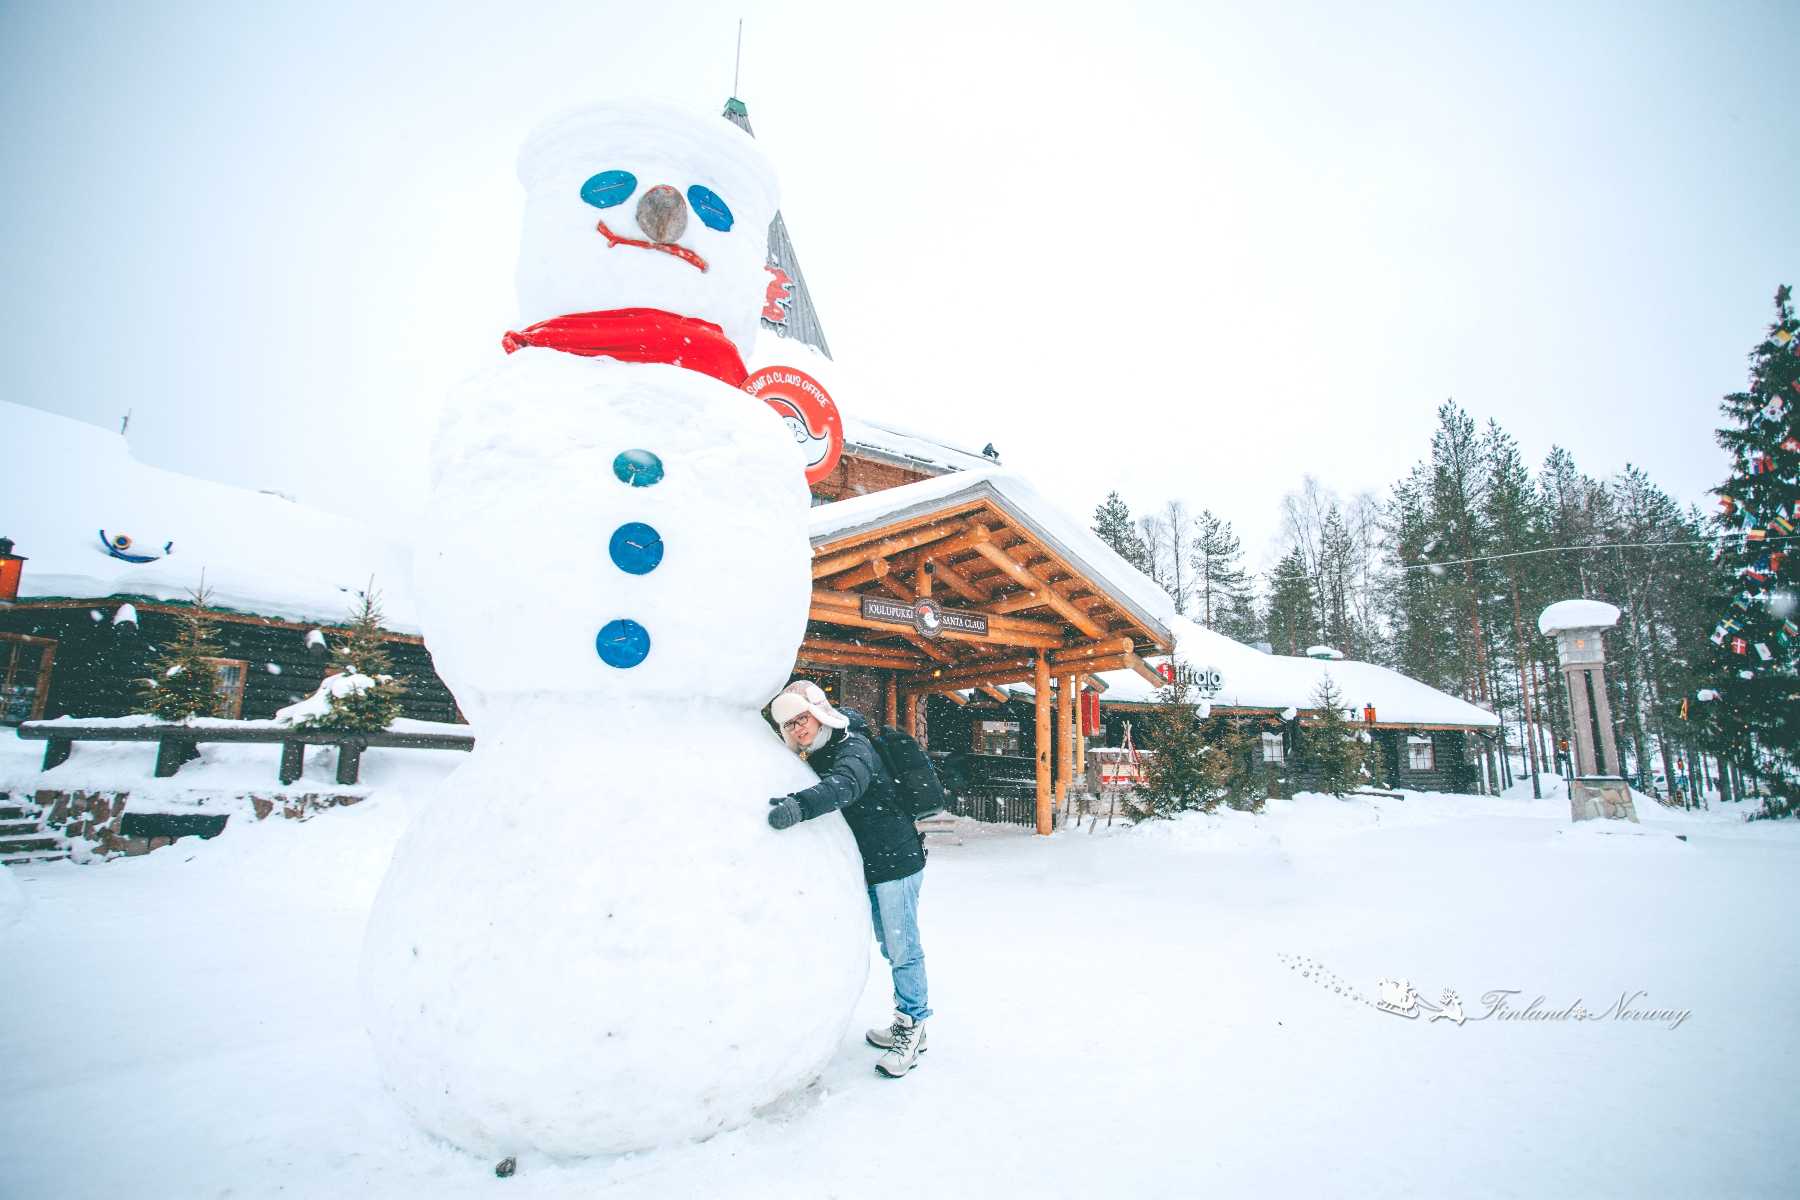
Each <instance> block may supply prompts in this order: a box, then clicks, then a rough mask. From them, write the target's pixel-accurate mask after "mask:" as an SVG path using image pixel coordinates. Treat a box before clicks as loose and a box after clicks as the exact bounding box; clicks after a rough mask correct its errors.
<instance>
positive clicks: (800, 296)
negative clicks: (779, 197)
mask: <svg viewBox="0 0 1800 1200" xmlns="http://www.w3.org/2000/svg"><path fill="white" fill-rule="evenodd" d="M720 115H722V116H723V117H724V118H725V119H726V120H727V121H730V122H731V123H732V124H733V125H736V126H737V127H738V128H739V129H741V130H743V131H744V132H745V133H747V134H749V135H750V136H751V137H755V136H756V130H754V129H752V128H750V111H749V110H748V109H746V108H745V107H744V102H743V101H742V100H739V99H738V98H737V97H736V96H733V97H731V98H730V99H729V100H727V101H725V111H724V112H723V113H722V114H720ZM767 270H768V272H769V274H770V275H771V276H773V278H772V279H771V280H770V281H769V291H768V303H767V304H764V305H763V310H762V323H763V328H764V329H773V330H774V331H775V332H776V333H778V334H780V335H781V336H782V337H785V338H793V339H794V340H795V341H796V342H805V343H806V344H807V345H808V346H811V347H813V349H815V350H817V351H818V352H819V353H820V354H823V355H824V356H825V357H826V358H830V357H831V347H830V346H828V345H826V343H825V330H824V329H823V328H822V327H821V326H820V325H819V314H818V313H817V312H816V311H815V310H814V309H813V302H812V293H811V292H808V291H807V290H806V276H805V275H804V274H802V273H801V271H800V259H799V258H798V256H796V255H795V254H794V243H793V242H791V241H789V240H788V231H787V222H786V221H783V220H782V219H781V214H780V213H779V212H777V213H776V214H775V219H774V220H773V221H770V222H769V257H768V262H767Z"/></svg>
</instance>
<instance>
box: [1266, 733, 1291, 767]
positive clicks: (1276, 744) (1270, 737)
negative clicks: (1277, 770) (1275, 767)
mask: <svg viewBox="0 0 1800 1200" xmlns="http://www.w3.org/2000/svg"><path fill="white" fill-rule="evenodd" d="M1262 737H1263V761H1264V762H1266V763H1278V762H1286V761H1287V747H1286V746H1284V745H1283V744H1282V741H1281V735H1280V734H1279V733H1265V734H1263V735H1262Z"/></svg>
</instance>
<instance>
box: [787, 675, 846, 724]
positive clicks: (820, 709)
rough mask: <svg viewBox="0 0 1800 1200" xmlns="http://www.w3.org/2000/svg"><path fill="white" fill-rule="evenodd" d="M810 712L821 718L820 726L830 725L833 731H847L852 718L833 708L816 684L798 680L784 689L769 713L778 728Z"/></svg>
mask: <svg viewBox="0 0 1800 1200" xmlns="http://www.w3.org/2000/svg"><path fill="white" fill-rule="evenodd" d="M806 712H810V713H811V714H812V715H813V716H815V717H817V718H819V724H821V725H829V726H831V727H832V728H833V729H847V728H849V726H850V718H849V717H846V716H845V715H844V714H843V713H841V712H839V711H838V710H837V709H835V708H833V707H831V701H829V700H827V699H826V698H825V692H824V690H823V689H821V688H820V687H819V685H818V684H816V683H810V682H808V681H807V680H804V679H796V680H794V682H792V683H790V684H788V685H787V687H785V688H783V689H782V691H781V694H780V695H779V696H777V697H775V700H774V703H772V704H770V705H769V713H770V715H771V716H773V717H774V718H775V724H776V725H777V726H780V725H786V724H787V723H788V722H789V721H791V720H793V719H794V718H795V717H797V716H799V715H800V714H801V713H806Z"/></svg>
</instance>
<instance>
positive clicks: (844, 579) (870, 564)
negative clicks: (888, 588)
mask: <svg viewBox="0 0 1800 1200" xmlns="http://www.w3.org/2000/svg"><path fill="white" fill-rule="evenodd" d="M891 569H892V568H890V567H889V566H888V561H887V559H885V558H882V557H881V556H880V555H879V554H871V555H870V556H869V557H868V560H867V561H866V562H864V563H863V565H862V566H860V567H858V568H856V569H855V570H854V571H851V572H850V573H848V574H846V575H842V576H839V578H838V579H837V581H836V582H835V584H834V586H835V587H837V588H839V589H840V590H842V591H846V592H847V591H849V590H850V589H851V588H854V587H861V586H862V585H863V584H865V583H868V582H870V581H871V580H876V579H885V578H886V577H887V574H888V572H889V571H890V570H891Z"/></svg>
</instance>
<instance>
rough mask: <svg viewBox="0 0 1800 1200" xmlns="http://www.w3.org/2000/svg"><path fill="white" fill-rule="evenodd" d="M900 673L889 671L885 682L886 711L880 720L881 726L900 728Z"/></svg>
mask: <svg viewBox="0 0 1800 1200" xmlns="http://www.w3.org/2000/svg"><path fill="white" fill-rule="evenodd" d="M899 681H900V673H899V672H898V671H889V672H888V680H887V711H886V713H885V714H884V716H883V718H882V722H881V723H882V724H883V725H892V726H893V727H894V728H895V729H898V728H900V682H899Z"/></svg>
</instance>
